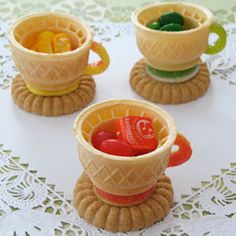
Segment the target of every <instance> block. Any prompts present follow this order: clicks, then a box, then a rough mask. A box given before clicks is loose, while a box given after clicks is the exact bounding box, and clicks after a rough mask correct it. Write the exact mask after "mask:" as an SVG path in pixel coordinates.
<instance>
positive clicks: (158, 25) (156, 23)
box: [147, 21, 161, 30]
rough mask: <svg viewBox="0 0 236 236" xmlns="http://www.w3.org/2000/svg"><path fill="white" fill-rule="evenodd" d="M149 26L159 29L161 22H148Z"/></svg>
mask: <svg viewBox="0 0 236 236" xmlns="http://www.w3.org/2000/svg"><path fill="white" fill-rule="evenodd" d="M147 27H148V28H150V29H153V30H158V29H160V28H161V26H160V23H159V22H158V21H153V22H151V23H148V24H147Z"/></svg>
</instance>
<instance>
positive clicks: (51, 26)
mask: <svg viewBox="0 0 236 236" xmlns="http://www.w3.org/2000/svg"><path fill="white" fill-rule="evenodd" d="M47 30H48V31H52V32H55V33H67V34H69V35H70V39H71V43H72V47H73V48H74V50H72V51H70V52H66V53H60V54H46V53H37V52H35V51H32V50H30V48H32V47H33V44H34V43H35V42H34V40H36V35H38V33H40V32H42V31H47ZM9 38H10V42H11V46H12V53H13V60H14V62H15V65H16V67H17V69H18V70H19V72H20V73H21V76H22V78H23V79H24V80H25V82H26V83H27V84H29V85H31V86H32V87H34V88H36V89H41V90H48V91H50V90H51V91H53V90H63V89H66V88H68V87H71V86H73V85H74V84H76V83H78V80H79V77H80V75H82V74H83V72H84V69H85V67H86V65H87V64H88V56H89V49H90V46H91V44H92V41H93V35H92V33H91V31H90V29H89V28H88V27H87V26H86V25H84V24H83V23H82V22H80V21H79V20H78V19H77V18H75V17H72V16H67V15H64V14H59V13H50V12H48V13H39V14H32V15H28V16H26V17H23V18H21V19H19V20H18V21H16V23H15V24H14V25H13V26H12V28H11V30H10V35H9Z"/></svg>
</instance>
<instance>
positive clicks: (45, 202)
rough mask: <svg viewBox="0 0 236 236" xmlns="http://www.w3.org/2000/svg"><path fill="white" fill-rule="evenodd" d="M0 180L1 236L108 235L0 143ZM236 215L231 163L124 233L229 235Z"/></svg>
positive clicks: (235, 185) (234, 228)
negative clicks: (162, 213) (161, 215)
mask: <svg viewBox="0 0 236 236" xmlns="http://www.w3.org/2000/svg"><path fill="white" fill-rule="evenodd" d="M0 184H1V188H0V229H1V235H4V236H8V235H9V236H10V235H17V236H18V235H32V236H37V235H39V236H52V235H68V236H72V235H84V236H85V235H91V236H99V235H107V236H108V235H111V234H110V233H109V232H107V231H104V230H101V229H98V228H95V227H93V226H91V225H88V224H86V223H85V222H84V220H83V219H81V218H79V217H78V215H77V213H76V211H75V210H74V209H73V207H72V206H71V204H70V202H69V201H66V200H65V199H64V197H63V194H62V193H60V192H56V190H55V186H54V185H50V184H47V183H46V179H45V178H41V177H39V176H38V175H37V172H36V171H34V170H31V169H30V168H29V167H28V165H26V164H22V163H20V160H19V158H18V157H14V156H12V155H11V152H10V151H7V150H4V148H3V147H2V146H1V149H0ZM235 214H236V163H232V164H231V165H230V166H229V167H228V168H227V169H224V170H221V173H219V174H218V175H214V176H213V177H212V179H211V180H210V181H205V182H202V183H201V187H200V188H192V193H191V194H190V195H185V196H183V199H182V201H180V202H178V203H176V204H175V206H174V207H173V208H172V210H171V212H170V213H169V214H168V216H167V217H166V218H165V219H164V221H162V222H160V223H157V224H155V225H154V226H152V227H151V228H148V229H144V230H141V231H138V232H131V233H129V235H132V236H141V235H142V236H143V235H150V236H154V235H164V236H167V235H169V236H170V235H171V236H174V235H191V236H192V235H194V236H195V235H196V236H199V235H218V236H220V235H234V234H233V232H234V233H235V232H236V216H235ZM114 235H117V236H118V235H119V236H121V235H126V234H124V233H117V234H114Z"/></svg>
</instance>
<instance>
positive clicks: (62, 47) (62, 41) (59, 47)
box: [53, 33, 71, 53]
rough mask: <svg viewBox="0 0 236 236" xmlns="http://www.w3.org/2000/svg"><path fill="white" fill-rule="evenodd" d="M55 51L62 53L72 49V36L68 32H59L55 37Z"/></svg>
mask: <svg viewBox="0 0 236 236" xmlns="http://www.w3.org/2000/svg"><path fill="white" fill-rule="evenodd" d="M53 48H54V53H62V52H69V51H71V43H70V37H69V36H68V34H65V33H59V34H56V35H55V36H54V37H53Z"/></svg>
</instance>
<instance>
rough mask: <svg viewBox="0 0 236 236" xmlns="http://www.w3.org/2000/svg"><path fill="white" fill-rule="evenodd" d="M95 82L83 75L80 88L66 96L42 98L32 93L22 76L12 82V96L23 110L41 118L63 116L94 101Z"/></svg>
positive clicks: (90, 77)
mask: <svg viewBox="0 0 236 236" xmlns="http://www.w3.org/2000/svg"><path fill="white" fill-rule="evenodd" d="M95 87H96V86H95V82H94V80H93V78H92V76H90V75H82V76H81V79H80V83H79V86H78V87H77V88H76V89H75V90H74V91H70V92H68V93H67V94H65V95H61V96H58V95H55V96H41V95H36V94H35V93H32V92H31V91H30V90H29V88H28V87H27V85H26V83H25V81H24V80H23V79H22V78H21V75H20V74H18V75H16V78H15V79H14V80H13V82H12V88H11V95H12V99H13V101H14V102H15V104H16V105H17V106H18V107H20V108H21V109H23V110H25V111H27V112H31V113H34V114H36V115H41V116H61V115H66V114H71V113H73V112H76V111H78V110H80V109H81V108H82V107H84V106H85V105H87V104H88V103H89V102H91V101H92V99H93V97H94V95H95Z"/></svg>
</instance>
